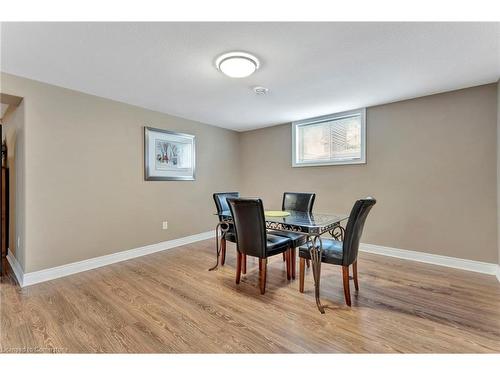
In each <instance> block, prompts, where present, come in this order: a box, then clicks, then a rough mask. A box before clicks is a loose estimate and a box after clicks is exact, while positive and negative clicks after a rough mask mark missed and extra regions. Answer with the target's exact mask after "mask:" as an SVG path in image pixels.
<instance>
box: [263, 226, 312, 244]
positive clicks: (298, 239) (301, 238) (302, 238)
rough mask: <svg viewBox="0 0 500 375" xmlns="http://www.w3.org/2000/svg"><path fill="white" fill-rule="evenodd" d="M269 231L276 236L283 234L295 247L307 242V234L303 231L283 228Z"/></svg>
mask: <svg viewBox="0 0 500 375" xmlns="http://www.w3.org/2000/svg"><path fill="white" fill-rule="evenodd" d="M267 233H268V234H272V235H274V236H281V237H286V238H288V239H290V246H291V247H293V248H295V247H299V246H301V245H303V244H305V243H306V242H307V236H306V235H305V234H302V233H295V232H285V231H281V230H270V231H269V232H267Z"/></svg>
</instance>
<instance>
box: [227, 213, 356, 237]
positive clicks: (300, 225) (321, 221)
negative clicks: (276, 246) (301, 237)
mask: <svg viewBox="0 0 500 375" xmlns="http://www.w3.org/2000/svg"><path fill="white" fill-rule="evenodd" d="M286 212H289V213H290V215H288V216H266V226H267V227H268V229H281V230H292V231H300V232H306V233H308V232H320V233H323V232H325V231H327V230H330V229H331V228H332V227H333V226H335V225H338V224H339V223H340V222H341V221H344V220H346V219H348V218H349V215H346V214H326V213H308V212H303V211H286ZM218 215H220V216H221V217H223V218H227V219H228V220H230V219H231V211H229V210H228V211H222V212H221V213H220V214H218Z"/></svg>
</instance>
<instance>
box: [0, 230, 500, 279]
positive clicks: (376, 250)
mask: <svg viewBox="0 0 500 375" xmlns="http://www.w3.org/2000/svg"><path fill="white" fill-rule="evenodd" d="M214 236H215V232H214V231H209V232H204V233H199V234H195V235H192V236H187V237H182V238H178V239H175V240H170V241H164V242H160V243H157V244H152V245H147V246H142V247H138V248H136V249H131V250H125V251H121V252H118V253H114V254H110V255H104V256H100V257H97V258H92V259H87V260H82V261H80V262H75V263H69V264H65V265H62V266H58V267H53V268H48V269H44V270H40V271H35V272H28V273H24V272H23V269H22V268H21V265H20V264H19V263H18V262H17V260H16V258H15V257H14V256H13V255H12V253H11V252H10V251H9V255H7V260H8V262H9V263H10V265H11V267H12V269H13V270H14V274H15V275H16V278H17V280H18V282H19V285H21V287H25V286H28V285H33V284H38V283H41V282H44V281H49V280H53V279H57V278H60V277H64V276H68V275H72V274H75V273H78V272H83V271H88V270H91V269H94V268H98V267H102V266H106V265H109V264H113V263H118V262H122V261H124V260H128V259H133V258H138V257H141V256H144V255H148V254H153V253H156V252H159V251H163V250H168V249H172V248H174V247H178V246H182V245H187V244H191V243H194V242H198V241H203V240H207V239H210V238H213V237H214ZM360 251H363V252H367V253H373V254H378V255H384V256H390V257H394V258H400V259H406V260H412V261H416V262H423V263H430V264H435V265H439V266H444V267H451V268H458V269H462V270H467V271H473V272H480V273H484V274H488V275H496V278H497V279H498V281H499V282H500V265H497V264H494V263H485V262H478V261H475V260H468V259H460V258H453V257H447V256H442V255H435V254H429V253H423V252H420V251H411V250H402V249H397V248H393V247H387V246H379V245H371V244H361V245H360Z"/></svg>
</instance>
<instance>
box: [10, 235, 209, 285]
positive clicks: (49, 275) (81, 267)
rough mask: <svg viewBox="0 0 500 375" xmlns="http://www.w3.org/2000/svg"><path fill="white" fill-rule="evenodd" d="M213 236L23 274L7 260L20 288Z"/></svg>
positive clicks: (194, 237) (200, 236) (19, 268)
mask: <svg viewBox="0 0 500 375" xmlns="http://www.w3.org/2000/svg"><path fill="white" fill-rule="evenodd" d="M214 236H215V232H214V231H210V232H204V233H199V234H194V235H192V236H187V237H182V238H177V239H175V240H170V241H164V242H160V243H156V244H152V245H146V246H142V247H138V248H136V249H131V250H125V251H120V252H118V253H113V254H109V255H103V256H100V257H96V258H91V259H86V260H82V261H80V262H74V263H69V264H65V265H62V266H58V267H53V268H47V269H44V270H40V271H35V272H28V273H24V274H23V271H22V269H21V267H20V266H19V263H17V261H16V260H15V258H14V257H12V256H11V257H10V258H11V259H12V261H11V260H9V263H11V266H12V269H14V273H15V274H16V276H17V280H18V281H19V285H21V287H25V286H28V285H33V284H38V283H41V282H44V281H49V280H53V279H58V278H60V277H64V276H68V275H72V274H75V273H79V272H83V271H88V270H91V269H94V268H98V267H102V266H106V265H108V264H113V263H118V262H122V261H124V260H128V259H133V258H138V257H141V256H144V255H148V254H153V253H156V252H159V251H163V250H168V249H172V248H174V247H178V246H182V245H188V244H191V243H193V242H198V241H203V240H207V239H209V238H213V237H214ZM9 255H10V254H9ZM16 269H17V271H16ZM18 273H19V275H18Z"/></svg>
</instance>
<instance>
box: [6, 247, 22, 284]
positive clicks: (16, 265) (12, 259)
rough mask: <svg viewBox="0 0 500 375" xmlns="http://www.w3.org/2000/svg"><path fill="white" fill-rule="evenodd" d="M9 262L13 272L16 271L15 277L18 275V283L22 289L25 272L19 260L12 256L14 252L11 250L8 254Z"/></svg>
mask: <svg viewBox="0 0 500 375" xmlns="http://www.w3.org/2000/svg"><path fill="white" fill-rule="evenodd" d="M7 262H9V264H10V266H11V268H12V270H13V271H14V275H16V279H17V282H18V283H19V285H21V287H22V286H23V283H24V272H23V269H22V267H21V265H20V264H19V262H18V261H17V259H16V258H15V257H14V255H12V252H11V251H10V250H9V251H8V254H7Z"/></svg>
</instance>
